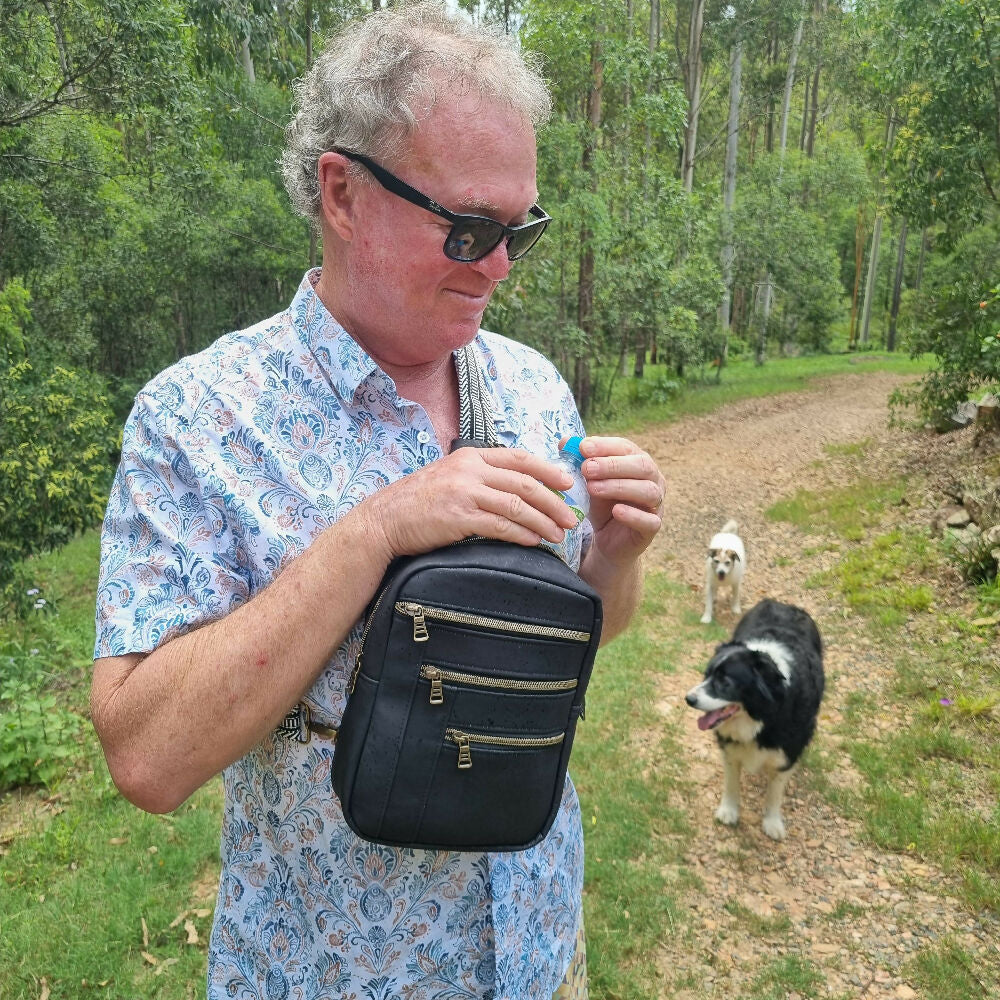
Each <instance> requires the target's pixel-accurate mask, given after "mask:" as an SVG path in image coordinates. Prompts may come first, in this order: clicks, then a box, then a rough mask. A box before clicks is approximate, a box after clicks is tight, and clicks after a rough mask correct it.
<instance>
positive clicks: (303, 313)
mask: <svg viewBox="0 0 1000 1000" xmlns="http://www.w3.org/2000/svg"><path fill="white" fill-rule="evenodd" d="M321 273H322V269H321V268H318V267H316V268H313V269H312V270H310V271H306V273H305V275H304V276H303V278H302V281H301V282H300V284H299V287H298V289H297V290H296V292H295V297H294V298H293V299H292V304H291V306H289V313H290V315H291V320H292V326H293V327H294V328H295V333H296V335H297V336H298V338H299V341H300V342H301V343H302V345H303V347H305V349H306V350H307V351H309V353H310V354H311V355H312V356H313V357H314V358H315V359H316V362H317V364H319V366H320V367H321V368H322V369H323V370H324V372H325V373H326V375H327V377H328V378H329V380H330V384H331V385H332V386H333V389H334V391H335V392H336V393H337V394H338V395H339V396H340V397H341V399H343V400H344V401H345V402H348V403H349V402H351V401H352V400H353V399H354V394H355V392H357V390H358V387H359V386H360V385H361V383H362V382H364V381H365V379H367V378H368V377H369V376H371V375H373V374H374V373H376V372H379V371H380V369H379V367H378V365H376V364H375V361H374V359H373V358H372V356H371V355H370V354H369V353H368V352H367V351H366V350H365V349H364V348H363V347H362V346H361V345H360V344H359V343H358V342H357V341H356V340H355V339H354V338H353V337H352V336H351V335H350V334H349V333H348V332H347V331H346V330H345V329H344V328H343V327H342V326H341V325H340V324H339V323H338V322H337V320H336V319H334V317H333V316H332V315H331V313H330V311H329V310H328V309H327V308H326V306H325V305H324V304H323V301H322V299H320V297H319V296H318V295H317V294H316V285H317V283H318V282H319V276H320V274H321Z"/></svg>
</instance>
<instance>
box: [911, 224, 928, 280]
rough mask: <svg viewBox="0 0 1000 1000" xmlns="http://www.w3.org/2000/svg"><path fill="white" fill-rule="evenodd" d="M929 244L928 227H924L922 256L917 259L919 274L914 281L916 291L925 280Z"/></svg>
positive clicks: (921, 245) (921, 235) (921, 247)
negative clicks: (925, 264) (925, 262)
mask: <svg viewBox="0 0 1000 1000" xmlns="http://www.w3.org/2000/svg"><path fill="white" fill-rule="evenodd" d="M927 243H928V239H927V227H926V226H924V229H923V232H922V233H921V234H920V256H919V257H918V258H917V274H916V277H915V278H914V279H913V290H914V291H917V290H918V289H919V288H920V283H921V282H922V281H923V280H924V260H925V258H926V257H927Z"/></svg>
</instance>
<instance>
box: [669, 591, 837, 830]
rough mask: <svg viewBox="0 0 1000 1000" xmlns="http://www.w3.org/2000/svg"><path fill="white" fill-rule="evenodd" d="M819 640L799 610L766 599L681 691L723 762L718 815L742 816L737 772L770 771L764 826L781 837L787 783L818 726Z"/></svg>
mask: <svg viewBox="0 0 1000 1000" xmlns="http://www.w3.org/2000/svg"><path fill="white" fill-rule="evenodd" d="M823 684H824V677H823V643H822V640H821V639H820V635H819V630H818V629H817V628H816V623H815V622H814V621H813V620H812V618H810V617H809V615H808V614H806V612H805V611H803V610H802V609H801V608H797V607H794V606H793V605H791V604H782V603H781V602H780V601H772V600H770V599H767V600H763V601H761V602H760V603H759V604H757V605H755V606H754V607H752V608H751V609H750V610H749V611H748V612H747V613H746V614H745V615H744V616H743V618H742V619H741V620H740V623H739V624H738V625H737V626H736V630H735V632H733V637H732V639H731V640H730V641H729V642H726V643H723V644H722V645H721V646H719V647H718V649H716V651H715V655H714V656H713V657H712V659H711V661H710V662H709V664H708V666H707V667H706V668H705V678H704V680H703V681H702V682H701V683H700V684H698V685H696V686H695V687H693V688H692V689H691V690H690V691H689V692H688V693H687V696H686V700H687V703H688V704H689V705H690V706H691V707H692V708H697V709H698V710H699V711H701V712H704V713H705V714H704V715H702V716H701V718H700V719H699V720H698V728H699V729H704V730H709V729H711V730H714V732H715V736H716V739H717V740H718V741H719V748H720V750H721V751H722V757H723V762H724V765H725V777H724V781H723V790H722V802H721V804H720V805H719V808H718V809H717V810H716V812H715V818H716V819H717V820H719V821H720V822H722V823H726V824H727V825H729V826H735V825H736V823H737V822H738V820H739V816H740V772H741V770H742V769H743V768H746V770H747V771H749V772H750V773H751V774H757V773H759V772H760V771H761V770H764V771H765V773H767V775H768V777H769V781H768V786H767V795H766V798H765V801H764V822H763V828H764V833H766V834H767V835H768V836H769V837H771V838H772V839H773V840H783V839H784V837H785V823H784V820H782V818H781V805H782V802H783V801H784V797H785V786H786V785H787V784H788V780H789V778H791V776H792V772H793V771H794V769H795V765H796V763H797V762H798V759H799V757H800V756H801V754H802V751H803V750H804V749H805V748H806V745H807V744H808V743H809V741H810V740H811V739H812V736H813V733H814V732H815V730H816V716H817V715H818V713H819V706H820V702H821V701H822V699H823Z"/></svg>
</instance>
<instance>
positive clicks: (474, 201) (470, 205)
mask: <svg viewBox="0 0 1000 1000" xmlns="http://www.w3.org/2000/svg"><path fill="white" fill-rule="evenodd" d="M536 200H537V199H536ZM458 204H459V211H460V212H461V213H462V214H466V215H486V216H489V217H491V218H496V219H500V218H501V216H502V215H503V214H504V213H503V210H502V209H501V208H500V206H499V205H498V204H497V203H496V202H495V201H490V199H489V198H463V199H461V200H460V201H459V203H458ZM534 204H535V202H534V201H533V202H532V203H531V205H529V206H528V207H527V208H526V209H525V210H524V211H523V212H518V213H517V214H518V216H521V217H522V218H527V216H528V215H529V214H530V212H531V209H532V206H533V205H534Z"/></svg>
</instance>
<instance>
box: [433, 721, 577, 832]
mask: <svg viewBox="0 0 1000 1000" xmlns="http://www.w3.org/2000/svg"><path fill="white" fill-rule="evenodd" d="M565 751H566V742H565V733H562V732H559V733H549V734H547V735H545V736H528V737H525V736H515V735H501V734H494V733H485V732H471V731H469V730H466V729H451V728H449V729H448V730H446V733H445V737H444V739H443V740H442V742H441V744H440V753H439V754H438V755H437V759H436V761H435V765H434V768H433V772H432V774H431V780H430V782H429V784H428V785H427V788H426V790H425V792H426V794H425V797H424V800H423V805H422V808H421V809H420V811H419V823H418V827H417V830H416V836H417V839H419V840H421V841H427V842H429V843H438V844H446V843H447V844H453V845H454V846H455V849H457V850H480V849H484V847H485V845H486V844H490V845H493V846H491V847H489V848H485V849H492V850H518V849H521V848H523V847H526V846H528V844H529V843H531V842H537V840H539V839H541V833H542V832H544V831H547V829H548V826H549V824H550V822H551V820H552V818H553V817H554V816H555V813H556V810H557V809H558V807H559V803H560V802H561V801H562V795H563V789H564V787H565V778H564V777H562V772H563V769H564V767H565V762H564V754H565ZM445 803H448V806H447V807H445V806H444V804H445Z"/></svg>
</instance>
